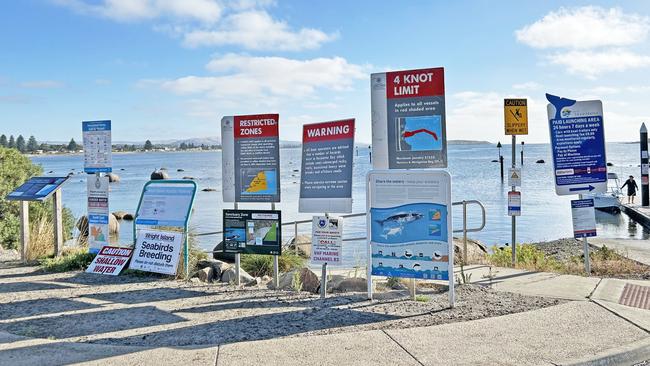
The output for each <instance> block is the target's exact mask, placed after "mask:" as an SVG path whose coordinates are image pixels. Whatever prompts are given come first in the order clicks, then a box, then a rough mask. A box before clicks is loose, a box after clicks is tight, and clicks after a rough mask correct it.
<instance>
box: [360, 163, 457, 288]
mask: <svg viewBox="0 0 650 366" xmlns="http://www.w3.org/2000/svg"><path fill="white" fill-rule="evenodd" d="M367 183H368V184H367V195H368V201H367V202H368V207H367V214H368V215H369V217H368V231H369V232H368V238H369V242H368V244H369V245H368V248H369V253H368V254H369V256H370V257H371V259H372V261H371V262H372V263H371V265H372V274H373V275H377V276H390V277H407V278H423V279H434V280H453V247H452V243H451V233H452V229H451V217H452V215H451V176H450V175H449V173H447V172H446V171H444V170H435V171H425V170H374V171H371V172H370V173H368V182H367Z"/></svg>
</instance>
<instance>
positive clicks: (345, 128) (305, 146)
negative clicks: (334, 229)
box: [298, 119, 354, 212]
mask: <svg viewBox="0 0 650 366" xmlns="http://www.w3.org/2000/svg"><path fill="white" fill-rule="evenodd" d="M353 149H354V119H348V120H342V121H334V122H323V123H314V124H308V125H304V126H303V130H302V169H301V170H300V199H299V201H298V211H299V212H352V159H353V158H352V152H353Z"/></svg>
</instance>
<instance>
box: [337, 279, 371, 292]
mask: <svg viewBox="0 0 650 366" xmlns="http://www.w3.org/2000/svg"><path fill="white" fill-rule="evenodd" d="M330 291H332V292H366V291H368V282H367V281H366V279H365V278H359V277H352V278H346V279H344V280H342V281H340V282H339V283H338V284H336V285H335V286H332V289H331V290H330Z"/></svg>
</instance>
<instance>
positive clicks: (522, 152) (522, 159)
mask: <svg viewBox="0 0 650 366" xmlns="http://www.w3.org/2000/svg"><path fill="white" fill-rule="evenodd" d="M520 154H521V165H522V166H523V165H524V142H523V141H522V142H521V153H520Z"/></svg>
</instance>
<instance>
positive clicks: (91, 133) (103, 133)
mask: <svg viewBox="0 0 650 366" xmlns="http://www.w3.org/2000/svg"><path fill="white" fill-rule="evenodd" d="M81 127H82V131H83V144H84V171H85V172H86V173H99V172H103V173H109V172H111V171H112V170H113V168H112V166H113V161H112V155H111V153H112V149H113V147H112V145H111V121H86V122H82V123H81Z"/></svg>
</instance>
